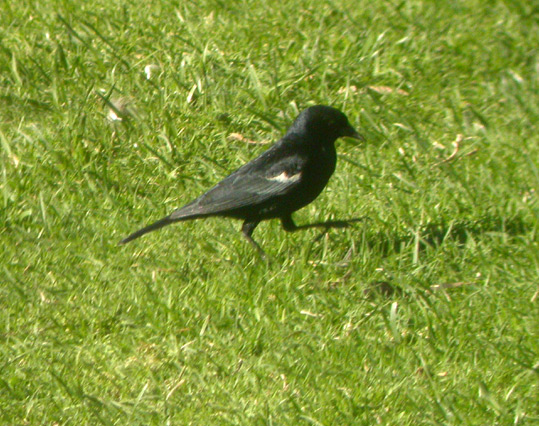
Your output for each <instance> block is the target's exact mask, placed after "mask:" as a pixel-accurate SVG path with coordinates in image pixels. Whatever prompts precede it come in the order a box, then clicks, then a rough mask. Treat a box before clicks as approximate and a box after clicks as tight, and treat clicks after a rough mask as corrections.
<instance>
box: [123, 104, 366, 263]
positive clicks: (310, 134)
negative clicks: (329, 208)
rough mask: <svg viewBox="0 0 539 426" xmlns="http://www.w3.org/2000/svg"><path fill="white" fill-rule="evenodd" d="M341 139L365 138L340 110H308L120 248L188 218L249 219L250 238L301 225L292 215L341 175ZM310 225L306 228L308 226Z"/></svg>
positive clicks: (245, 223)
mask: <svg viewBox="0 0 539 426" xmlns="http://www.w3.org/2000/svg"><path fill="white" fill-rule="evenodd" d="M341 136H348V137H351V138H355V139H363V138H362V137H361V135H360V134H359V133H358V132H357V131H356V130H355V129H354V128H353V127H352V126H351V125H350V123H349V122H348V119H347V118H346V115H344V114H343V113H342V112H341V111H339V110H338V109H335V108H332V107H329V106H324V105H317V106H312V107H309V108H307V109H306V110H304V111H303V112H302V113H301V114H300V115H299V116H298V117H297V118H296V120H295V121H294V123H293V124H292V126H290V128H289V129H288V131H287V132H286V134H285V135H284V136H283V138H282V139H281V140H279V141H278V142H277V143H276V144H275V145H273V146H272V147H271V148H270V149H268V150H267V151H266V152H264V153H262V154H261V155H260V156H259V157H257V158H255V159H254V160H252V161H250V162H249V163H247V164H245V165H244V166H242V167H240V168H239V169H238V170H236V171H235V172H234V173H232V174H231V175H229V176H228V177H226V178H225V179H223V180H222V181H221V182H219V183H218V184H217V185H215V186H214V187H213V188H211V189H210V190H209V191H208V192H206V193H205V194H202V195H201V196H200V197H198V198H197V199H195V200H194V201H191V202H190V203H189V204H187V205H185V206H184V207H182V208H180V209H177V210H174V211H173V212H172V213H171V214H170V215H169V216H167V217H165V218H163V219H161V220H158V221H157V222H155V223H152V224H151V225H149V226H147V227H145V228H142V229H140V230H138V231H136V232H134V233H133V234H131V235H129V236H128V237H127V238H125V239H123V240H122V241H121V242H120V244H125V243H128V242H129V241H132V240H134V239H135V238H138V237H140V236H142V235H144V234H146V233H148V232H151V231H155V230H156V229H159V228H162V227H163V226H166V225H169V224H171V223H174V222H179V221H182V220H189V219H197V218H200V217H208V216H225V217H232V218H236V219H242V220H243V226H242V232H243V235H244V236H245V238H247V240H248V241H249V242H250V243H251V244H252V245H254V246H255V247H256V248H257V249H258V250H259V251H260V252H261V253H263V250H262V249H261V248H260V246H259V245H258V244H257V243H256V242H255V241H254V240H253V238H252V237H251V235H252V233H253V231H254V229H255V228H256V226H257V225H258V224H259V223H260V222H261V221H262V220H266V219H274V218H278V219H280V220H281V223H282V225H283V228H284V229H285V230H286V231H294V230H296V229H299V228H300V227H298V226H296V224H295V223H294V221H293V220H292V213H293V212H295V211H296V210H298V209H300V208H302V207H304V206H306V205H307V204H309V203H310V202H311V201H313V200H314V199H315V198H316V197H318V195H319V194H320V192H322V190H323V189H324V187H325V186H326V185H327V183H328V181H329V178H330V177H331V175H332V174H333V172H334V171H335V164H336V162H337V153H336V151H335V141H336V140H337V138H339V137H341ZM308 226H309V225H307V226H306V227H308Z"/></svg>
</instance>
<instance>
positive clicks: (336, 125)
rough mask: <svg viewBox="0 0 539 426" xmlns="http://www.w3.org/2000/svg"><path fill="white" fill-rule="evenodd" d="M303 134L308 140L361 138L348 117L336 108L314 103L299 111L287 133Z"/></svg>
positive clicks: (322, 140) (329, 141)
mask: <svg viewBox="0 0 539 426" xmlns="http://www.w3.org/2000/svg"><path fill="white" fill-rule="evenodd" d="M292 132H293V133H298V134H302V135H305V136H306V137H308V138H309V139H310V140H317V141H321V142H323V143H331V144H332V143H334V142H335V141H336V140H337V139H338V138H340V137H344V136H346V137H350V138H354V139H359V140H363V136H361V135H360V134H359V133H358V132H357V131H356V129H354V128H353V127H352V125H351V124H350V123H349V122H348V118H347V117H346V115H344V114H343V113H342V112H341V111H339V110H338V109H336V108H333V107H330V106H325V105H315V106H312V107H309V108H307V109H305V110H304V111H302V112H301V114H300V115H299V116H298V118H296V120H295V121H294V123H293V124H292V126H291V127H290V129H289V133H292Z"/></svg>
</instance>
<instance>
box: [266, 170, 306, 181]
mask: <svg viewBox="0 0 539 426" xmlns="http://www.w3.org/2000/svg"><path fill="white" fill-rule="evenodd" d="M300 177H301V172H300V173H296V174H295V175H292V176H289V175H288V174H287V173H286V172H282V173H281V174H280V175H277V176H273V177H270V178H268V180H274V181H276V182H282V183H290V182H296V181H297V180H299V178H300Z"/></svg>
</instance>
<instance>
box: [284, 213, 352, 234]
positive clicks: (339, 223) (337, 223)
mask: <svg viewBox="0 0 539 426" xmlns="http://www.w3.org/2000/svg"><path fill="white" fill-rule="evenodd" d="M280 219H281V224H282V225H283V229H284V230H285V231H287V232H293V231H299V230H300V229H309V228H326V230H328V229H329V228H348V227H349V226H351V225H352V224H353V223H355V222H359V221H361V220H362V219H361V218H354V219H348V220H328V221H327V222H316V223H308V224H305V225H296V224H295V223H294V221H293V220H292V215H288V216H283V217H281V218H280Z"/></svg>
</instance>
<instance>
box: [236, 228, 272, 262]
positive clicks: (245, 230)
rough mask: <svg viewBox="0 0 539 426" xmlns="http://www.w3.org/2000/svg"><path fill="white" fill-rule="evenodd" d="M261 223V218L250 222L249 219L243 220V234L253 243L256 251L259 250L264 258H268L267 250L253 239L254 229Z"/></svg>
mask: <svg viewBox="0 0 539 426" xmlns="http://www.w3.org/2000/svg"><path fill="white" fill-rule="evenodd" d="M259 223H260V221H259V220H257V221H254V222H249V221H248V220H246V221H245V222H243V225H242V227H241V232H243V236H244V237H245V238H246V239H247V241H249V243H251V245H252V246H253V247H254V248H255V249H256V251H258V254H260V256H262V258H263V259H266V258H267V256H266V252H265V251H264V250H262V247H260V245H259V244H258V243H257V242H256V241H255V240H253V237H251V235H252V233H253V231H254V230H255V228H256V227H257V226H258V224H259Z"/></svg>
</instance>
